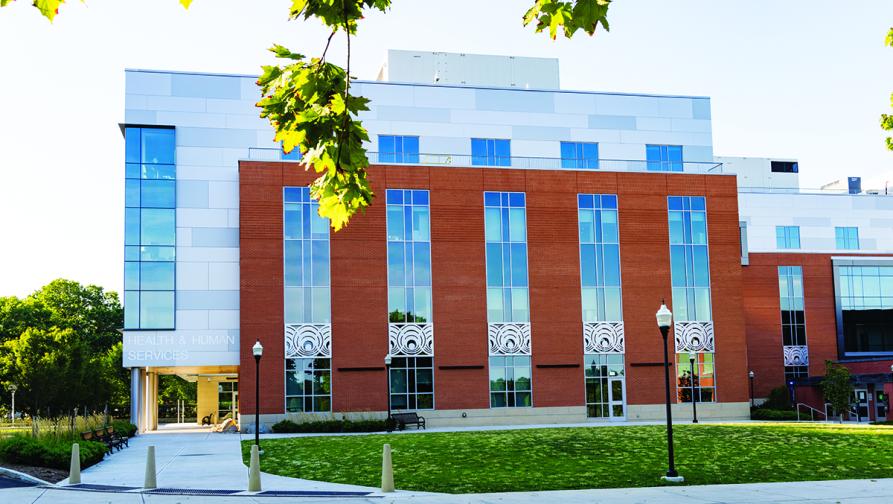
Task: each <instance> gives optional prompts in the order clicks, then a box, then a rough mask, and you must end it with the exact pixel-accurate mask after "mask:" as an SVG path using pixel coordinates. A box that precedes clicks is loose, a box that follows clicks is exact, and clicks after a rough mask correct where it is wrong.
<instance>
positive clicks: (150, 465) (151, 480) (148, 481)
mask: <svg viewBox="0 0 893 504" xmlns="http://www.w3.org/2000/svg"><path fill="white" fill-rule="evenodd" d="M157 486H158V482H157V481H156V480H155V447H154V446H150V447H149V449H148V450H147V451H146V478H145V480H144V481H143V488H145V489H152V488H156V487H157Z"/></svg>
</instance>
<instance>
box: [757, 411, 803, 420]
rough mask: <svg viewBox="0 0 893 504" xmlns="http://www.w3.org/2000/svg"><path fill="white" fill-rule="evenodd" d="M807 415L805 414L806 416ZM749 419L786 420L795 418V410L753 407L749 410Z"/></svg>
mask: <svg viewBox="0 0 893 504" xmlns="http://www.w3.org/2000/svg"><path fill="white" fill-rule="evenodd" d="M808 417H809V415H807V418H808ZM750 418H751V420H771V421H775V422H786V421H791V420H794V421H796V420H797V412H796V411H794V410H778V409H770V408H755V409H753V410H751V412H750Z"/></svg>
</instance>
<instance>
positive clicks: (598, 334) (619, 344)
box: [583, 322, 625, 354]
mask: <svg viewBox="0 0 893 504" xmlns="http://www.w3.org/2000/svg"><path fill="white" fill-rule="evenodd" d="M583 349H584V352H585V353H588V354H610V353H613V354H622V353H624V351H625V345H624V339H623V322H584V323H583Z"/></svg>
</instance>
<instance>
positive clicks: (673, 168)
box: [645, 145, 683, 172]
mask: <svg viewBox="0 0 893 504" xmlns="http://www.w3.org/2000/svg"><path fill="white" fill-rule="evenodd" d="M645 159H646V161H647V163H646V164H647V167H648V171H669V172H681V171H682V167H683V163H682V146H681V145H646V146H645Z"/></svg>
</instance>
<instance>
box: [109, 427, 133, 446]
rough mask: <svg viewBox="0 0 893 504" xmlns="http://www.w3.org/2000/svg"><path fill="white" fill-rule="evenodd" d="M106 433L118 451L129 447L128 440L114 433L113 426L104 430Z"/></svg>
mask: <svg viewBox="0 0 893 504" xmlns="http://www.w3.org/2000/svg"><path fill="white" fill-rule="evenodd" d="M105 431H106V433H107V434H108V435H109V438H110V439H111V440H112V443H114V444H115V446H116V447H117V448H118V449H119V450H120V449H121V448H122V447H126V446H130V444H129V441H130V438H128V437H127V436H124V435H122V434H120V433H118V432H115V428H114V427H113V426H111V425H110V426H108V427H106V428H105Z"/></svg>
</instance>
